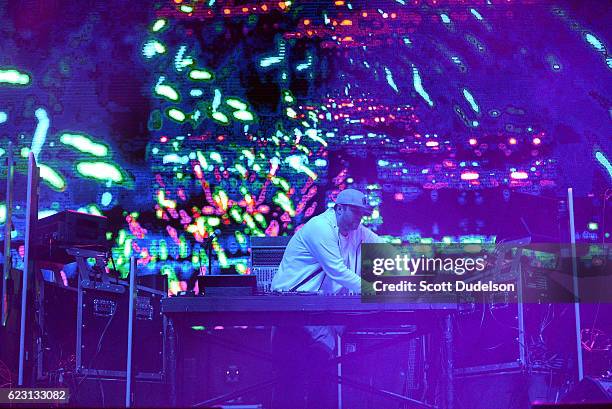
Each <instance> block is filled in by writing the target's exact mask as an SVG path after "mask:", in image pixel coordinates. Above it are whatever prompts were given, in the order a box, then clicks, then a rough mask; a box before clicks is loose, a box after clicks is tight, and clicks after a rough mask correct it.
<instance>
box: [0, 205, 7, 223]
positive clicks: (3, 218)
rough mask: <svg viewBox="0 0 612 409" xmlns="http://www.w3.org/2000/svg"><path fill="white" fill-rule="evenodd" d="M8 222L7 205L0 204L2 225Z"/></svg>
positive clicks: (0, 221)
mask: <svg viewBox="0 0 612 409" xmlns="http://www.w3.org/2000/svg"><path fill="white" fill-rule="evenodd" d="M4 222H6V204H5V203H0V224H4Z"/></svg>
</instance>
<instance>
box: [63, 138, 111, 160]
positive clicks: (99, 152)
mask: <svg viewBox="0 0 612 409" xmlns="http://www.w3.org/2000/svg"><path fill="white" fill-rule="evenodd" d="M60 142H61V143H63V144H64V145H68V146H72V147H73V148H75V149H77V150H79V151H81V152H84V153H89V154H91V155H94V156H100V157H101V156H106V155H108V147H107V146H106V145H104V144H101V143H96V142H94V141H92V139H91V138H90V137H88V135H85V134H78V133H63V134H61V135H60Z"/></svg>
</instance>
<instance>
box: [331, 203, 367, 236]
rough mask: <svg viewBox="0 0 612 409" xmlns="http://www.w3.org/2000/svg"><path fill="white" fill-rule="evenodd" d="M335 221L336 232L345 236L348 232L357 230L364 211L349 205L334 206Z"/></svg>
mask: <svg viewBox="0 0 612 409" xmlns="http://www.w3.org/2000/svg"><path fill="white" fill-rule="evenodd" d="M336 206H338V210H337V211H336V221H337V222H338V230H340V233H342V234H347V233H348V232H349V231H353V230H357V228H358V227H359V223H361V218H362V217H363V216H365V213H366V212H365V211H364V210H362V209H361V208H359V207H357V206H351V205H336Z"/></svg>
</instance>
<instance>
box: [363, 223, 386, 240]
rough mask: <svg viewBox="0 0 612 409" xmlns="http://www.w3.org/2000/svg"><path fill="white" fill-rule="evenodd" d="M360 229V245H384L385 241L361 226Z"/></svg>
mask: <svg viewBox="0 0 612 409" xmlns="http://www.w3.org/2000/svg"><path fill="white" fill-rule="evenodd" d="M361 227H362V228H363V229H362V236H361V237H362V239H363V240H362V243H385V239H383V238H382V237H380V236H379V235H378V234H376V233H374V232H373V231H372V230H370V229H368V228H367V227H365V226H361Z"/></svg>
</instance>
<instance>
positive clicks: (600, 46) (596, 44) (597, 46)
mask: <svg viewBox="0 0 612 409" xmlns="http://www.w3.org/2000/svg"><path fill="white" fill-rule="evenodd" d="M584 38H585V39H586V40H587V42H588V43H589V44H591V45H592V46H593V47H594V48H595V49H596V50H597V51H599V52H600V53H602V52H604V51H606V48H605V47H604V45H603V44H602V42H601V41H599V39H598V38H597V37H595V36H594V35H593V34H591V33H586V34H585V35H584Z"/></svg>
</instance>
